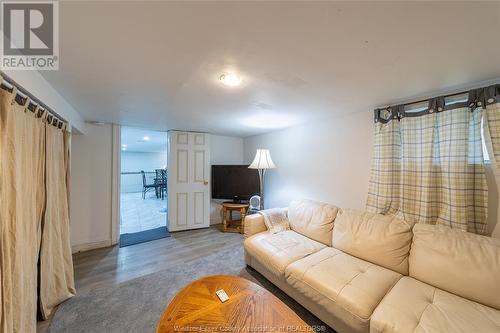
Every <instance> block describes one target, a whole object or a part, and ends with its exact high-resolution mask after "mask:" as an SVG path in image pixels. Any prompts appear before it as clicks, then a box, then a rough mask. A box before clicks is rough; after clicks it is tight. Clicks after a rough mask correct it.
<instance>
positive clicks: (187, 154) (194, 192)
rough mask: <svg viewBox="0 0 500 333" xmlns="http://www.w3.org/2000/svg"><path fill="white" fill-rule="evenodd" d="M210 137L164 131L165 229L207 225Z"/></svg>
mask: <svg viewBox="0 0 500 333" xmlns="http://www.w3.org/2000/svg"><path fill="white" fill-rule="evenodd" d="M209 140H210V136H209V134H207V133H194V132H182V131H169V132H168V167H167V187H168V195H167V199H168V223H167V224H168V230H169V231H179V230H188V229H197V228H206V227H208V226H209V225H210V218H209V217H210V216H209V215H210V194H209V192H208V191H209V183H210V142H209Z"/></svg>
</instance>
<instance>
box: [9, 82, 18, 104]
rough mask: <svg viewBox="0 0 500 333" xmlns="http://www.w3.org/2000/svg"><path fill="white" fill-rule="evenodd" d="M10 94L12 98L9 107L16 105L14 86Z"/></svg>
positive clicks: (15, 89) (15, 88)
mask: <svg viewBox="0 0 500 333" xmlns="http://www.w3.org/2000/svg"><path fill="white" fill-rule="evenodd" d="M10 94H11V98H12V100H11V101H10V105H14V104H15V103H16V96H17V87H16V86H13V87H12V92H11V93H10Z"/></svg>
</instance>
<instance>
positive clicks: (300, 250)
mask: <svg viewBox="0 0 500 333" xmlns="http://www.w3.org/2000/svg"><path fill="white" fill-rule="evenodd" d="M324 247H325V245H323V244H321V243H319V242H316V241H314V240H312V239H310V238H307V237H305V236H302V235H301V234H299V233H296V232H295V231H293V230H288V231H282V232H278V233H276V234H271V233H269V232H262V233H259V234H256V235H253V236H251V237H249V238H247V239H246V240H245V251H246V252H247V253H248V255H250V256H251V257H253V259H255V260H257V261H259V262H260V263H261V264H262V265H264V266H265V267H266V268H268V269H269V270H270V271H271V272H272V273H274V274H276V276H278V277H284V273H285V268H286V267H287V266H288V265H290V264H291V263H292V262H294V261H296V260H299V259H301V258H304V257H305V256H308V255H310V254H312V253H315V252H317V251H319V250H321V249H322V248H324Z"/></svg>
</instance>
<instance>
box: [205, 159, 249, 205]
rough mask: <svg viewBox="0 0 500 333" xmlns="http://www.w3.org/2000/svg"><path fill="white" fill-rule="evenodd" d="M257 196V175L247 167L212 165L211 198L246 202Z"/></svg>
mask: <svg viewBox="0 0 500 333" xmlns="http://www.w3.org/2000/svg"><path fill="white" fill-rule="evenodd" d="M255 194H259V173H258V172H257V170H256V169H249V168H248V165H212V198H213V199H232V200H248V199H250V197H251V196H252V195H255Z"/></svg>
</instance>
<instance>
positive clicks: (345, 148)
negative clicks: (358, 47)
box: [244, 111, 500, 238]
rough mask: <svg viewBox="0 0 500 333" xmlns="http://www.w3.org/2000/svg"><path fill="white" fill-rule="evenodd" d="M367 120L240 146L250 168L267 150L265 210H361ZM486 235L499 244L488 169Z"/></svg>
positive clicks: (369, 134) (362, 116)
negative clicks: (323, 205) (296, 206)
mask: <svg viewBox="0 0 500 333" xmlns="http://www.w3.org/2000/svg"><path fill="white" fill-rule="evenodd" d="M373 128H374V126H373V115H372V113H371V112H369V111H367V112H360V113H357V114H353V115H347V116H345V117H341V118H332V119H327V120H323V121H318V122H313V123H309V124H306V125H301V126H297V127H293V128H289V129H285V130H282V131H278V132H272V133H269V134H264V135H258V136H252V137H248V138H245V140H244V155H245V156H244V160H245V162H246V163H250V162H251V161H252V159H253V157H254V155H255V150H256V149H257V148H268V149H270V150H271V157H272V159H273V161H274V163H275V164H276V165H277V169H274V170H269V171H268V173H267V174H266V179H265V206H266V208H267V207H284V206H287V205H288V203H289V202H290V201H291V200H293V199H297V198H309V199H313V200H319V201H324V202H329V203H333V204H335V205H337V206H340V207H349V208H357V209H364V208H365V203H366V197H367V192H368V182H369V178H370V162H371V154H372V149H373V147H372V145H373V135H374V134H373ZM486 176H487V181H488V187H489V212H488V215H489V216H488V221H489V222H488V224H489V233H490V234H492V236H494V237H497V238H500V223H498V220H499V214H498V211H499V210H500V206H499V195H498V193H499V188H498V184H497V181H496V179H500V174H499V175H498V176H497V178H496V179H495V176H494V171H493V170H492V168H491V166H487V168H486Z"/></svg>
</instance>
